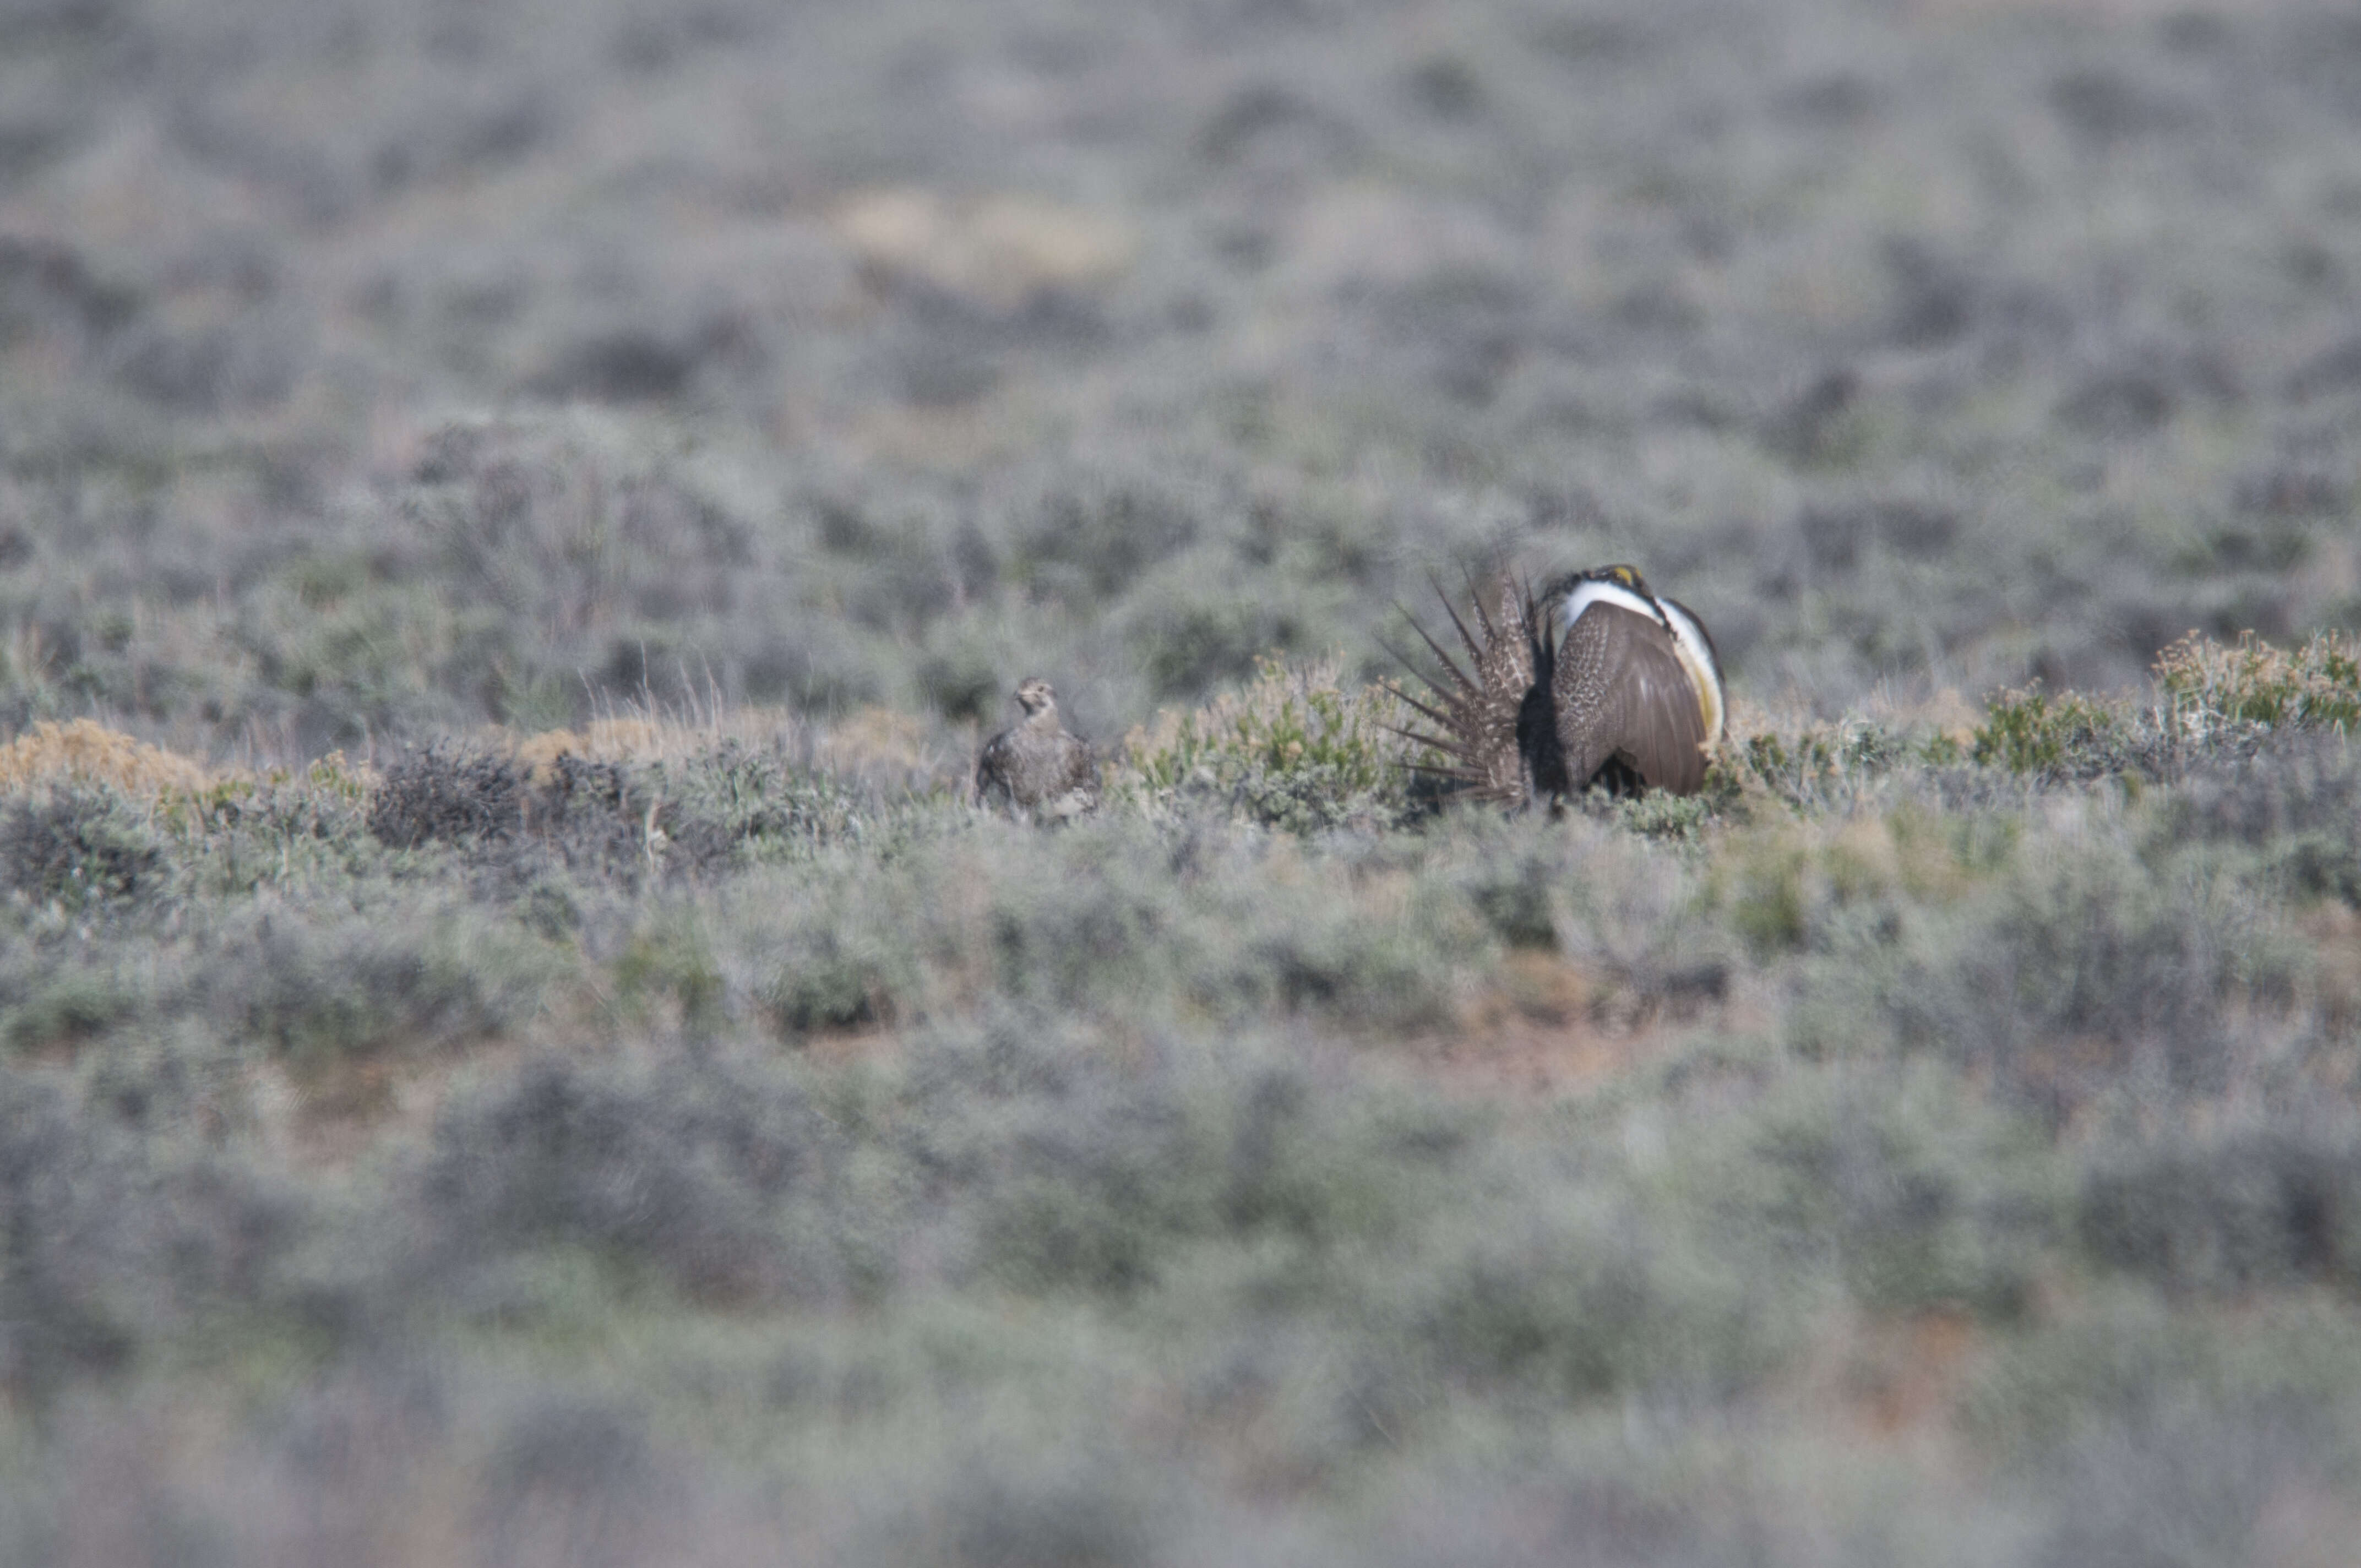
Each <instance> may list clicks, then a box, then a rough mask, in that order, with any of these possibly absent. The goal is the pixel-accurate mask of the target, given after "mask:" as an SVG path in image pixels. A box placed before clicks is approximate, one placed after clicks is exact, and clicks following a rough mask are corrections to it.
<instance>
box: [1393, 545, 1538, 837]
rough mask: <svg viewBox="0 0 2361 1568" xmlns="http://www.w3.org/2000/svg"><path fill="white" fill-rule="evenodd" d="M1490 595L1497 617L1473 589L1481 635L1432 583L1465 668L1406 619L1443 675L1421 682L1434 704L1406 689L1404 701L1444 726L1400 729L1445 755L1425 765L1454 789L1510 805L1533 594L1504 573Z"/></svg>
mask: <svg viewBox="0 0 2361 1568" xmlns="http://www.w3.org/2000/svg"><path fill="white" fill-rule="evenodd" d="M1492 595H1493V598H1495V600H1496V601H1497V603H1498V606H1499V619H1498V620H1495V619H1494V618H1493V611H1492V610H1491V609H1488V608H1486V605H1485V603H1484V598H1485V596H1484V595H1483V594H1482V593H1480V592H1479V593H1477V594H1474V595H1472V596H1471V597H1472V598H1473V600H1474V604H1473V609H1474V610H1475V615H1476V624H1477V629H1478V630H1480V631H1481V633H1482V635H1481V637H1480V638H1479V637H1478V636H1477V632H1476V631H1471V630H1468V626H1467V622H1466V620H1464V619H1462V618H1461V616H1460V614H1459V612H1458V611H1457V610H1456V609H1453V608H1452V604H1451V599H1450V597H1449V596H1448V595H1446V594H1444V592H1443V590H1442V588H1441V587H1440V586H1437V587H1436V589H1435V597H1436V598H1440V599H1442V600H1443V612H1444V614H1445V615H1447V616H1449V617H1450V618H1451V625H1452V629H1453V630H1455V631H1456V632H1458V634H1459V642H1460V645H1461V647H1463V648H1464V649H1466V654H1467V665H1466V668H1465V669H1463V668H1461V667H1460V664H1459V662H1458V661H1457V660H1455V659H1454V658H1453V657H1452V656H1451V654H1450V653H1449V652H1448V651H1446V650H1445V649H1444V646H1443V645H1442V644H1441V643H1440V642H1437V641H1435V640H1434V639H1433V637H1431V636H1429V635H1428V634H1427V630H1426V628H1425V627H1423V626H1420V625H1419V624H1418V622H1417V621H1415V620H1413V621H1411V626H1412V627H1413V628H1414V629H1415V630H1417V632H1418V634H1419V636H1420V637H1421V638H1423V639H1424V640H1425V642H1426V645H1427V647H1428V648H1430V649H1432V650H1433V652H1434V656H1435V657H1436V658H1438V659H1440V660H1442V661H1443V671H1444V678H1443V679H1442V680H1440V681H1433V680H1429V681H1427V683H1426V684H1427V685H1428V687H1429V688H1430V693H1431V695H1432V696H1433V698H1434V701H1433V703H1428V702H1423V701H1421V700H1420V699H1419V698H1417V697H1414V696H1409V695H1407V694H1404V695H1403V698H1402V700H1403V701H1405V702H1407V703H1409V704H1410V705H1411V707H1414V708H1416V709H1417V710H1418V711H1419V712H1421V713H1422V714H1424V715H1425V716H1426V717H1427V718H1431V719H1433V721H1434V722H1435V723H1436V724H1438V725H1440V726H1442V727H1443V731H1444V732H1443V734H1441V735H1433V734H1425V733H1421V732H1419V731H1416V730H1409V729H1405V730H1403V731H1402V733H1403V734H1405V735H1408V736H1409V737H1410V738H1411V739H1412V740H1417V741H1420V742H1422V744H1425V745H1427V746H1430V747H1433V749H1434V750H1435V751H1439V752H1441V753H1442V754H1443V755H1444V757H1445V758H1447V759H1448V761H1447V762H1444V765H1443V766H1441V767H1431V768H1427V769H1425V770H1424V771H1425V772H1427V773H1433V774H1436V775H1438V776H1439V777H1441V778H1442V779H1443V780H1444V781H1445V782H1446V783H1447V784H1449V785H1450V786H1451V788H1452V790H1453V793H1454V794H1455V795H1459V796H1460V797H1461V798H1463V799H1467V800H1490V801H1498V802H1499V803H1500V804H1502V805H1504V806H1514V805H1517V804H1519V803H1520V802H1521V801H1523V800H1524V799H1525V798H1526V786H1525V762H1524V758H1523V757H1522V756H1521V754H1520V753H1519V751H1518V750H1517V710H1518V708H1519V707H1520V706H1521V705H1522V703H1523V701H1524V696H1525V689H1526V688H1527V687H1528V686H1530V685H1532V680H1533V653H1532V649H1533V642H1534V639H1533V634H1532V623H1531V620H1530V615H1531V611H1532V598H1531V596H1530V595H1529V594H1528V593H1526V592H1525V591H1524V590H1523V589H1521V588H1520V587H1518V586H1517V585H1516V584H1514V583H1512V582H1511V581H1510V579H1509V578H1508V577H1507V576H1500V577H1498V578H1496V579H1495V580H1494V582H1493V584H1492ZM1404 662H1405V663H1408V661H1404ZM1420 678H1421V679H1422V680H1424V679H1426V677H1425V676H1423V675H1421V676H1420Z"/></svg>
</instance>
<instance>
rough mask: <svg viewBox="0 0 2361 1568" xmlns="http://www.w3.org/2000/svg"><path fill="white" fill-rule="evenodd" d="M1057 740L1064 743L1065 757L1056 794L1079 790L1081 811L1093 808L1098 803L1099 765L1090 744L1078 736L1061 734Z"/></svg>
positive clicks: (1068, 793) (1067, 793) (1066, 793)
mask: <svg viewBox="0 0 2361 1568" xmlns="http://www.w3.org/2000/svg"><path fill="white" fill-rule="evenodd" d="M1058 739H1059V740H1060V741H1062V742H1064V751H1065V755H1064V757H1063V759H1062V764H1063V765H1062V769H1061V771H1062V773H1063V777H1062V778H1061V780H1060V783H1059V785H1058V788H1057V791H1056V793H1057V794H1059V795H1070V794H1071V793H1072V792H1074V791H1075V790H1081V791H1082V803H1083V809H1085V810H1088V809H1091V808H1093V807H1095V806H1097V805H1098V803H1099V763H1098V757H1097V755H1096V754H1095V753H1094V752H1093V751H1092V750H1091V743H1090V742H1089V741H1087V740H1083V739H1082V737H1081V736H1079V735H1071V734H1062V733H1061V734H1060V736H1059V737H1058Z"/></svg>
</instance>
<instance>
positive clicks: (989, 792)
mask: <svg viewBox="0 0 2361 1568" xmlns="http://www.w3.org/2000/svg"><path fill="white" fill-rule="evenodd" d="M1008 737H1009V731H1007V730H1005V729H1004V730H1002V731H1001V732H1000V733H999V734H997V735H995V736H994V737H993V738H992V739H991V740H987V741H985V742H984V743H983V752H982V753H981V754H979V755H978V756H977V758H976V760H975V798H976V799H977V800H978V801H979V802H982V801H989V800H991V799H993V798H994V796H995V795H996V796H998V797H999V799H1000V801H1001V803H1002V804H1004V805H1005V804H1006V803H1007V802H1008V801H1009V799H1010V797H1011V796H1012V795H1014V794H1015V788H1014V783H1013V781H1012V780H1011V779H1010V778H1009V776H1008V774H1009V766H1010V762H1012V760H1013V759H1011V757H1010V756H1009V744H1008Z"/></svg>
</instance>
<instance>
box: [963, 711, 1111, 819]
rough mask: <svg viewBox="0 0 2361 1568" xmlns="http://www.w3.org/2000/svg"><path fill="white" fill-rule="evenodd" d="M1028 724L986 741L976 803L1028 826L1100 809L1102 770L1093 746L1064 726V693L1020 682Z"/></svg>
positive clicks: (979, 761) (978, 761)
mask: <svg viewBox="0 0 2361 1568" xmlns="http://www.w3.org/2000/svg"><path fill="white" fill-rule="evenodd" d="M1016 706H1017V707H1021V708H1023V709H1024V710H1025V718H1024V721H1023V722H1022V723H1020V724H1018V725H1017V726H1016V728H1015V729H1004V730H1002V731H1001V732H1000V733H999V734H997V735H995V736H994V737H993V738H992V739H991V740H987V741H986V742H984V747H983V754H982V755H980V756H979V757H977V758H976V760H975V795H976V798H977V799H978V800H980V801H982V802H983V803H984V804H986V805H988V806H998V807H1000V808H1001V809H1002V810H1004V811H1006V812H1008V813H1010V814H1011V815H1012V816H1015V817H1017V818H1019V819H1020V820H1023V821H1031V820H1032V819H1033V818H1034V817H1037V816H1038V817H1048V818H1049V819H1050V820H1052V821H1063V820H1065V819H1067V818H1070V817H1079V816H1081V815H1082V813H1084V812H1086V811H1092V810H1094V809H1096V808H1097V806H1098V804H1099V765H1098V761H1097V759H1096V758H1094V757H1093V756H1092V755H1091V746H1090V742H1089V741H1087V740H1082V738H1081V737H1080V736H1076V735H1069V734H1067V733H1066V728H1065V726H1064V725H1062V724H1060V723H1059V722H1058V694H1057V693H1056V692H1054V691H1052V690H1051V689H1050V688H1049V682H1047V681H1045V680H1042V679H1040V678H1039V677H1038V676H1030V677H1027V679H1026V680H1024V681H1022V682H1020V683H1018V685H1017V687H1016Z"/></svg>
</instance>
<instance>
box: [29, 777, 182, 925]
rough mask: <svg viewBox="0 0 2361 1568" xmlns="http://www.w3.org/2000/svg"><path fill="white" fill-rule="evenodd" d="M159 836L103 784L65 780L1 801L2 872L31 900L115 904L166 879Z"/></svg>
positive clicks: (73, 907)
mask: <svg viewBox="0 0 2361 1568" xmlns="http://www.w3.org/2000/svg"><path fill="white" fill-rule="evenodd" d="M0 877H5V880H6V883H7V886H8V887H9V889H10V890H11V891H13V892H15V893H17V894H22V895H23V896H24V897H26V898H28V899H30V900H32V901H33V902H34V903H36V904H56V905H60V906H62V907H64V908H65V909H67V910H69V911H82V910H89V909H97V908H104V907H106V906H109V905H119V904H123V903H126V902H128V901H129V900H131V899H134V898H137V897H138V896H140V895H142V894H147V893H150V892H153V891H155V890H156V889H157V888H158V887H159V885H161V884H163V883H166V882H167V881H169V880H170V861H169V860H168V857H167V854H166V846H165V843H164V840H163V839H162V837H161V836H160V835H159V833H158V832H157V831H156V830H155V828H153V827H152V826H151V825H150V824H149V822H148V818H147V817H146V816H145V815H144V814H142V813H140V812H138V811H136V810H135V809H134V808H133V807H132V806H131V805H130V804H129V803H128V802H127V801H126V800H125V799H124V798H123V797H122V796H121V795H117V794H115V792H114V791H113V790H111V789H108V788H106V787H104V786H103V785H89V784H64V785H60V786H57V787H53V788H49V789H46V790H43V791H42V792H40V793H39V794H37V795H18V796H16V797H14V798H12V799H8V800H5V802H0Z"/></svg>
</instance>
